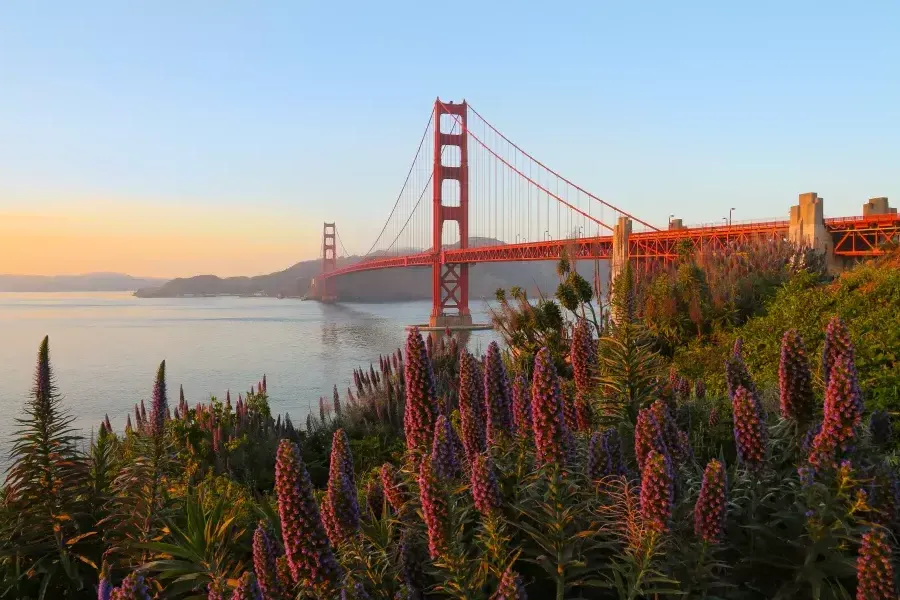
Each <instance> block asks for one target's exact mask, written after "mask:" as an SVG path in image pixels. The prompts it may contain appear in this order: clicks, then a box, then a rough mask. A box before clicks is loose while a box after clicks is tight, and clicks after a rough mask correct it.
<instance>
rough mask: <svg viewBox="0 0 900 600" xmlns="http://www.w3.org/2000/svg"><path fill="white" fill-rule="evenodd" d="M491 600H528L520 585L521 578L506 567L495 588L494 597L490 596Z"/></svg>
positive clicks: (523, 587) (523, 588) (510, 568)
mask: <svg viewBox="0 0 900 600" xmlns="http://www.w3.org/2000/svg"><path fill="white" fill-rule="evenodd" d="M491 600H528V596H527V594H525V586H524V585H523V584H522V578H521V577H520V576H519V574H518V573H516V572H515V571H513V569H512V567H507V568H506V570H505V571H503V577H501V578H500V585H499V586H498V587H497V591H496V592H494V595H493V596H491Z"/></svg>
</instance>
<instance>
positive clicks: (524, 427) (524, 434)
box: [513, 374, 533, 439]
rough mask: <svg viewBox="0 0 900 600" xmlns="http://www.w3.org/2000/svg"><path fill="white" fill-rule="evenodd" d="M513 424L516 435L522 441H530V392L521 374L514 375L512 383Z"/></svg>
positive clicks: (531, 429) (531, 431) (531, 430)
mask: <svg viewBox="0 0 900 600" xmlns="http://www.w3.org/2000/svg"><path fill="white" fill-rule="evenodd" d="M513 423H514V424H515V427H516V435H518V436H519V437H520V438H522V439H531V437H532V435H533V428H532V417H531V390H530V389H529V388H528V382H527V381H526V380H525V376H524V375H522V374H519V375H516V379H515V381H513Z"/></svg>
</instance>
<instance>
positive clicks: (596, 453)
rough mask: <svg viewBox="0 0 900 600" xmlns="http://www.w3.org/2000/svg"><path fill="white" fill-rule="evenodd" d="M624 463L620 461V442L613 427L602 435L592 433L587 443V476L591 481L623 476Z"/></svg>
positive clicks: (617, 433)
mask: <svg viewBox="0 0 900 600" xmlns="http://www.w3.org/2000/svg"><path fill="white" fill-rule="evenodd" d="M624 474H625V463H624V461H623V460H622V440H621V439H620V438H619V432H618V431H616V429H615V427H610V428H608V429H606V430H605V431H604V432H603V433H600V432H594V434H593V435H591V439H590V442H588V475H589V476H590V478H591V479H593V480H595V481H596V480H599V479H603V478H604V477H609V476H612V475H624Z"/></svg>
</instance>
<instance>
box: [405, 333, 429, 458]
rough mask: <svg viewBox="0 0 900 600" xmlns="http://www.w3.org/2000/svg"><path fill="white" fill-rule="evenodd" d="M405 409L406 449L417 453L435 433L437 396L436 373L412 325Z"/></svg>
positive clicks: (407, 361)
mask: <svg viewBox="0 0 900 600" xmlns="http://www.w3.org/2000/svg"><path fill="white" fill-rule="evenodd" d="M405 367H406V368H405V380H406V410H405V413H404V415H403V429H404V431H405V432H406V449H407V450H408V451H409V452H410V454H412V455H413V456H414V457H415V456H419V455H421V454H423V453H425V452H426V451H427V450H428V447H429V445H430V444H431V442H432V438H433V436H434V421H435V419H436V418H437V398H436V396H435V392H434V373H433V372H432V368H431V360H429V358H428V355H427V354H426V352H425V343H424V342H423V341H422V335H421V334H420V333H419V330H418V329H416V328H413V329H412V330H410V332H409V336H407V338H406V365H405Z"/></svg>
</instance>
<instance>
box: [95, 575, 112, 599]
mask: <svg viewBox="0 0 900 600" xmlns="http://www.w3.org/2000/svg"><path fill="white" fill-rule="evenodd" d="M112 592H113V587H112V584H111V583H110V582H109V579H107V578H106V575H104V576H103V577H101V578H100V584H99V585H98V586H97V600H110V598H111V597H112Z"/></svg>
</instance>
